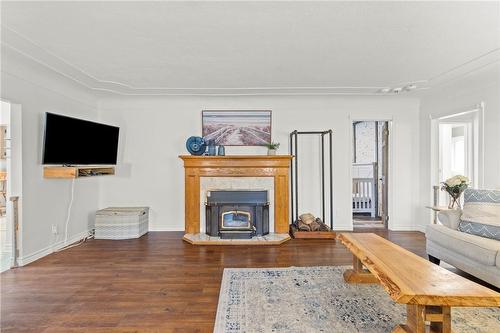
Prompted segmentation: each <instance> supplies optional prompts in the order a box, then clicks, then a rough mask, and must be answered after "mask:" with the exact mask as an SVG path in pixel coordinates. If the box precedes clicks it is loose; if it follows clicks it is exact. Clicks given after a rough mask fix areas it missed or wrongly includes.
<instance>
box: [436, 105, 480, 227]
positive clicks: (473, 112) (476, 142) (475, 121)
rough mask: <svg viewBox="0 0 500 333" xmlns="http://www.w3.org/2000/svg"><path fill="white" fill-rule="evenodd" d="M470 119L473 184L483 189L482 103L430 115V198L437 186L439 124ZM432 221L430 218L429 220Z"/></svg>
mask: <svg viewBox="0 0 500 333" xmlns="http://www.w3.org/2000/svg"><path fill="white" fill-rule="evenodd" d="M468 115H469V116H471V117H472V136H473V138H472V139H473V142H472V145H473V157H472V168H473V179H472V181H473V183H474V187H477V188H483V187H484V102H481V103H479V104H476V105H473V106H471V107H464V108H462V109H459V110H452V111H449V112H446V113H442V114H439V115H434V116H433V115H431V117H430V123H431V140H430V145H431V147H430V154H431V158H430V184H429V194H430V197H431V198H432V196H433V190H432V188H433V186H437V185H439V181H440V180H439V166H440V161H439V158H440V156H439V151H440V141H439V124H440V123H463V122H464V121H463V120H459V119H457V120H456V121H453V118H459V117H462V116H468ZM431 220H432V218H431Z"/></svg>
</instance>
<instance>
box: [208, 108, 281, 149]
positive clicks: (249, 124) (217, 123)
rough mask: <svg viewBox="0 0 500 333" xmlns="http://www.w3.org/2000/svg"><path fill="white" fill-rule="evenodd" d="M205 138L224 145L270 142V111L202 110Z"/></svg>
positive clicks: (252, 144)
mask: <svg viewBox="0 0 500 333" xmlns="http://www.w3.org/2000/svg"><path fill="white" fill-rule="evenodd" d="M202 127H203V129H202V133H203V137H204V138H205V139H206V140H215V144H216V145H224V146H263V145H266V144H268V143H271V111H268V110H266V111H259V110H234V111H232V110H227V111H217V110H209V111H202Z"/></svg>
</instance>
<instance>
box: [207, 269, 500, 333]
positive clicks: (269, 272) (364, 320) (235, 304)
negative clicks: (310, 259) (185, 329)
mask: <svg viewBox="0 0 500 333" xmlns="http://www.w3.org/2000/svg"><path fill="white" fill-rule="evenodd" d="M346 268H347V267H339V266H329V267H290V268H268V269H260V268H257V269H253V268H248V269H246V268H237V269H233V268H230V269H225V270H224V275H223V278H222V285H221V290H220V296H219V305H218V308H217V318H216V322H215V328H214V332H215V333H236V332H237V333H243V332H245V333H254V332H255V333H257V332H266V333H267V332H287V333H295V332H296V333H298V332H301V333H302V332H304V333H313V332H328V333H330V332H331V333H333V332H341V333H348V332H363V333H387V332H391V331H392V330H393V329H394V327H395V326H396V325H398V324H400V323H404V322H405V321H406V307H405V305H401V304H397V303H394V302H393V301H392V300H391V299H390V298H389V296H388V295H387V293H386V292H385V291H384V290H383V289H382V287H380V286H378V285H360V284H353V285H350V284H347V283H345V282H344V280H343V277H342V273H343V272H344V270H345V269H346ZM452 320H453V323H452V327H453V329H454V332H455V333H479V332H481V333H494V332H500V330H499V328H500V309H499V308H452Z"/></svg>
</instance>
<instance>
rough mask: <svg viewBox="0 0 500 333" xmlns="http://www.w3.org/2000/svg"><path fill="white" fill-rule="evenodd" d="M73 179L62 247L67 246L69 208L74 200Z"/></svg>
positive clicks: (73, 180)
mask: <svg viewBox="0 0 500 333" xmlns="http://www.w3.org/2000/svg"><path fill="white" fill-rule="evenodd" d="M75 179H76V178H73V179H72V180H71V199H70V201H69V205H68V213H67V214H68V215H67V216H66V225H65V227H64V246H66V245H68V226H69V220H70V218H71V208H72V207H73V199H74V198H75Z"/></svg>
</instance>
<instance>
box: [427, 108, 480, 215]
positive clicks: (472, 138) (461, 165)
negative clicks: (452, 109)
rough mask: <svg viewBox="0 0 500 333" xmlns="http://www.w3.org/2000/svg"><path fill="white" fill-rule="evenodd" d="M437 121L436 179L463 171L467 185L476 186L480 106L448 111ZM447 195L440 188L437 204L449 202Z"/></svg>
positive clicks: (439, 181) (477, 181)
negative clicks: (468, 109)
mask: <svg viewBox="0 0 500 333" xmlns="http://www.w3.org/2000/svg"><path fill="white" fill-rule="evenodd" d="M436 121H437V124H436V125H437V126H436V127H437V135H436V138H437V142H436V143H435V144H436V146H437V157H438V158H437V168H435V169H434V172H435V174H434V175H433V178H434V179H435V183H436V185H437V184H440V183H442V182H444V181H445V180H446V179H448V178H450V177H453V176H456V175H463V176H466V177H468V178H469V180H470V187H479V149H480V147H479V141H480V140H479V110H471V111H469V112H463V113H458V114H454V115H449V116H446V117H442V118H439V119H437V120H436ZM448 200H449V196H448V195H447V194H446V193H445V192H444V191H440V192H439V195H438V198H437V205H438V206H446V205H448Z"/></svg>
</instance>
